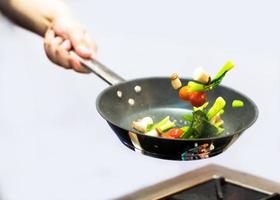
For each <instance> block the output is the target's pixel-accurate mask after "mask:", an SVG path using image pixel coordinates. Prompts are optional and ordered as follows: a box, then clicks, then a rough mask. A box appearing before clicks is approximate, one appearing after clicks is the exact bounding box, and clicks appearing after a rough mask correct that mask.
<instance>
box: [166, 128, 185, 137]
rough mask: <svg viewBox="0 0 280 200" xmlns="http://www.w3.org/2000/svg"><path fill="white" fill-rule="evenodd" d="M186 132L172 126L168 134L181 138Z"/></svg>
mask: <svg viewBox="0 0 280 200" xmlns="http://www.w3.org/2000/svg"><path fill="white" fill-rule="evenodd" d="M183 133H184V131H183V130H181V129H180V128H172V129H170V130H169V131H168V132H167V133H166V134H168V135H169V136H171V137H173V138H179V137H180V136H181V135H182V134H183Z"/></svg>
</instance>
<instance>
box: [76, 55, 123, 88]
mask: <svg viewBox="0 0 280 200" xmlns="http://www.w3.org/2000/svg"><path fill="white" fill-rule="evenodd" d="M70 54H71V55H73V56H75V57H76V58H78V59H79V61H80V62H81V64H82V65H83V66H84V67H85V68H87V69H88V70H90V71H91V72H93V73H94V74H96V75H97V76H98V77H100V78H101V79H103V80H104V81H105V82H107V83H108V84H110V85H115V84H117V83H120V82H123V81H125V80H124V79H123V78H122V77H120V76H119V75H118V74H116V73H115V72H113V71H112V70H111V69H109V68H107V67H106V66H105V65H103V64H102V63H100V62H99V61H97V60H96V59H93V58H92V59H84V58H81V57H80V56H78V55H77V54H76V53H75V52H74V51H70Z"/></svg>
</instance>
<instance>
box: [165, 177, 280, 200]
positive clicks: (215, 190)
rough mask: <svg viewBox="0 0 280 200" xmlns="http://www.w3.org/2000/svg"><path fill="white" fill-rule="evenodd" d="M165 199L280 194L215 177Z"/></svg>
mask: <svg viewBox="0 0 280 200" xmlns="http://www.w3.org/2000/svg"><path fill="white" fill-rule="evenodd" d="M162 199H163V200H186V199H190V200H263V199H280V196H279V194H268V193H264V192H260V191H257V190H255V189H252V188H248V187H246V186H244V185H238V184H236V183H231V182H229V181H227V180H225V179H224V178H223V177H221V178H213V179H211V180H209V181H206V182H204V183H201V184H198V185H195V186H193V187H191V188H188V189H186V190H183V191H180V192H178V193H175V194H173V195H170V196H168V197H165V198H162Z"/></svg>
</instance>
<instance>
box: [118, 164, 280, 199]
mask: <svg viewBox="0 0 280 200" xmlns="http://www.w3.org/2000/svg"><path fill="white" fill-rule="evenodd" d="M279 193H280V184H279V183H275V182H273V181H269V180H267V179H264V178H260V177H257V176H253V175H250V174H247V173H243V172H240V171H236V170H232V169H229V168H225V167H221V166H218V165H207V166H205V167H202V168H200V169H197V170H194V171H191V172H188V173H185V174H182V175H180V176H178V177H175V178H173V179H169V180H167V181H164V182H161V183H159V184H156V185H153V186H150V187H147V188H144V189H141V190H139V191H136V192H134V193H131V194H128V195H126V196H123V197H121V198H119V199H121V200H138V199H139V200H153V199H160V200H280V194H279Z"/></svg>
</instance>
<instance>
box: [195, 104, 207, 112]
mask: <svg viewBox="0 0 280 200" xmlns="http://www.w3.org/2000/svg"><path fill="white" fill-rule="evenodd" d="M208 104H209V102H205V103H204V104H203V105H202V106H200V107H193V110H194V111H197V110H202V111H203V110H204V109H205V108H206V107H207V106H208Z"/></svg>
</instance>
